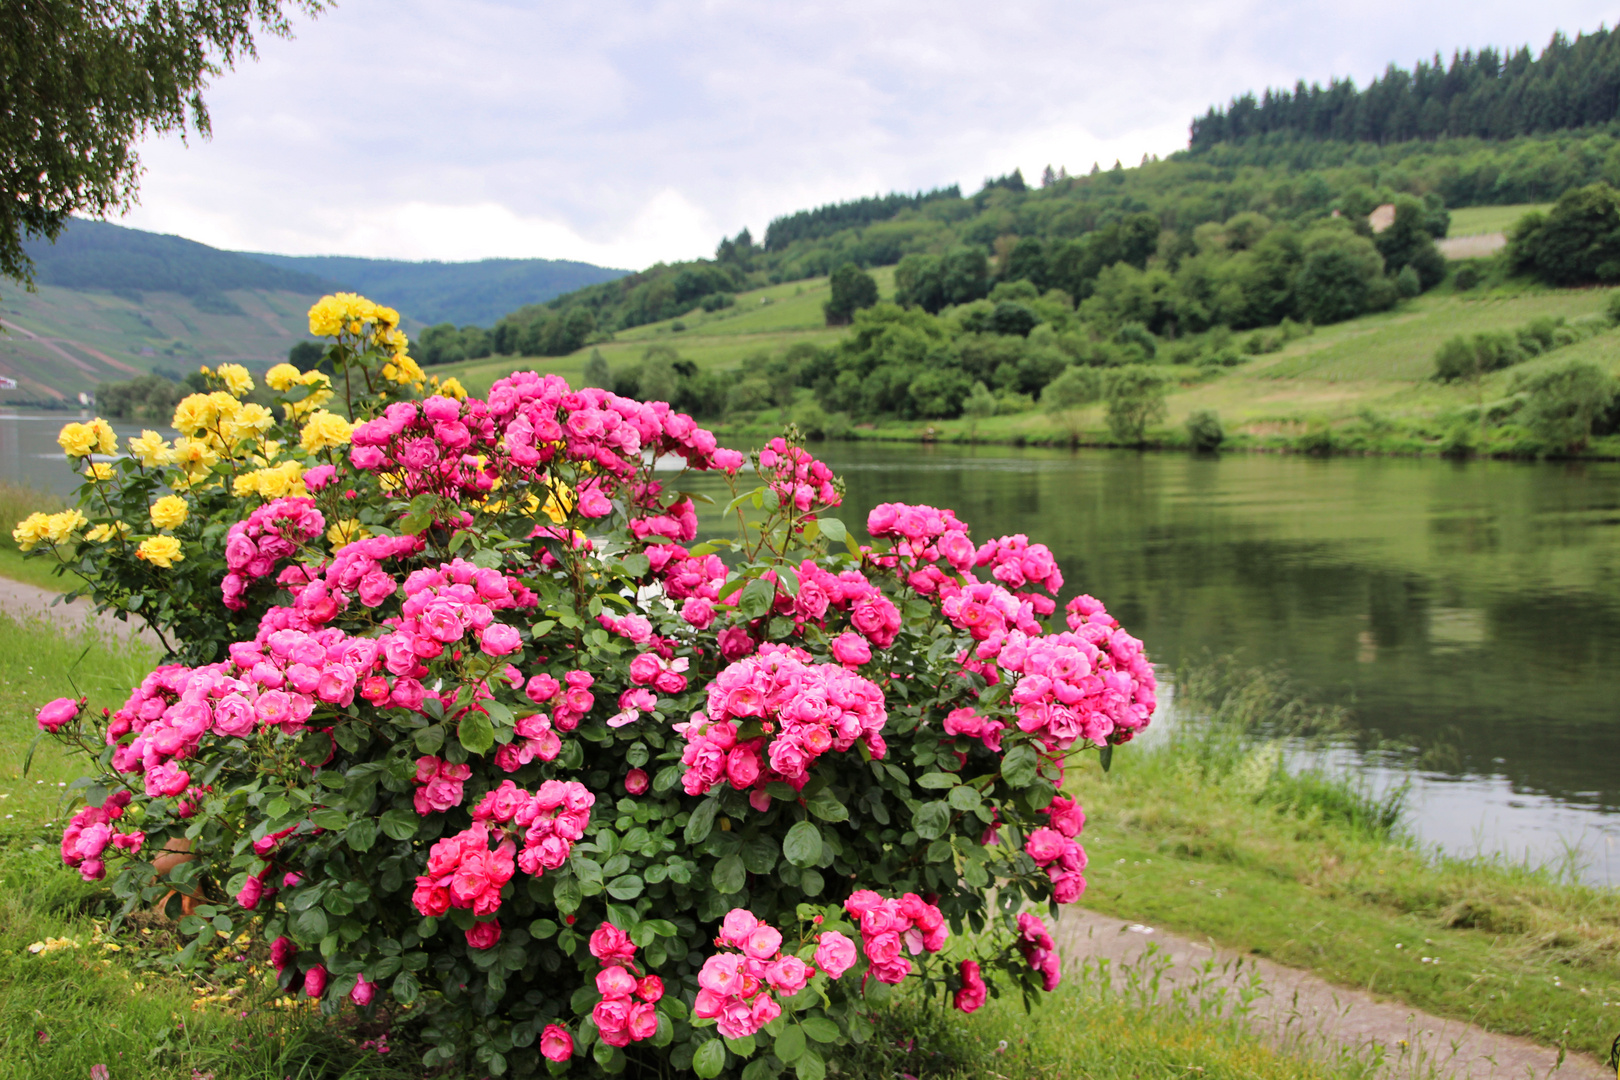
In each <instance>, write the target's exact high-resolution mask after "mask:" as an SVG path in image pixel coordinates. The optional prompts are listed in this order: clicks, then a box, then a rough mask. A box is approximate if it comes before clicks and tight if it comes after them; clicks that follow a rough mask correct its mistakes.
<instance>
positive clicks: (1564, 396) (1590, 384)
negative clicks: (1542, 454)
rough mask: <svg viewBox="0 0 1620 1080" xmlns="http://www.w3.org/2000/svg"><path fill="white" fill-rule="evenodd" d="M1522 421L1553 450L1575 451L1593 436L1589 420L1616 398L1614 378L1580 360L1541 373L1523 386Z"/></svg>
mask: <svg viewBox="0 0 1620 1080" xmlns="http://www.w3.org/2000/svg"><path fill="white" fill-rule="evenodd" d="M1525 389H1526V390H1527V391H1529V394H1528V397H1527V398H1526V400H1525V405H1524V411H1523V422H1524V425H1525V426H1526V427H1528V428H1529V429H1530V431H1531V433H1532V434H1534V435H1535V436H1536V438H1538V439H1540V440H1541V441H1542V442H1544V443H1546V444H1547V446H1548V447H1549V448H1551V449H1552V450H1554V451H1558V452H1562V451H1566V450H1577V449H1580V448H1581V447H1582V446H1585V445H1586V440H1587V439H1588V438H1590V437H1591V435H1592V421H1593V420H1594V419H1596V418H1597V417H1598V416H1600V415H1602V414H1603V413H1605V412H1606V411H1607V410H1608V408H1609V406H1610V404H1611V403H1612V402H1613V401H1614V397H1615V384H1614V379H1613V378H1612V377H1611V376H1610V375H1609V374H1608V373H1607V372H1605V371H1604V370H1602V369H1601V368H1599V367H1597V366H1596V365H1594V364H1588V363H1585V362H1583V361H1576V362H1574V363H1570V364H1565V365H1564V366H1563V367H1558V368H1554V369H1552V370H1551V371H1544V372H1541V373H1540V374H1538V375H1536V376H1534V377H1532V378H1531V379H1530V380H1528V381H1527V382H1526V383H1525Z"/></svg>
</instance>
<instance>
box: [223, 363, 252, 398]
mask: <svg viewBox="0 0 1620 1080" xmlns="http://www.w3.org/2000/svg"><path fill="white" fill-rule="evenodd" d="M214 374H215V375H216V376H218V377H219V379H220V381H221V382H223V383H224V384H225V389H227V390H229V391H230V392H231V393H232V394H234V395H236V396H237V397H241V396H242V395H243V394H248V393H252V391H253V376H251V375H249V374H248V369H247V368H245V367H243V366H242V365H241V364H221V365H219V370H218V371H216V372H214Z"/></svg>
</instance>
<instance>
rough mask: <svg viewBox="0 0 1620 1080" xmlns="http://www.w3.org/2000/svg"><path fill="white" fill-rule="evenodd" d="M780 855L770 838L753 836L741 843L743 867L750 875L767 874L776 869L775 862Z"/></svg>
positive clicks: (779, 850) (774, 841) (773, 839)
mask: <svg viewBox="0 0 1620 1080" xmlns="http://www.w3.org/2000/svg"><path fill="white" fill-rule="evenodd" d="M780 855H781V849H780V848H779V847H778V846H777V844H776V838H775V837H772V836H754V837H750V838H749V839H747V840H744V841H743V847H742V860H743V865H744V866H746V867H747V868H748V872H749V873H751V874H768V873H770V872H771V871H772V870H775V869H776V860H777V859H778V858H779V857H780Z"/></svg>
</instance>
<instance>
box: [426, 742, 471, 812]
mask: <svg viewBox="0 0 1620 1080" xmlns="http://www.w3.org/2000/svg"><path fill="white" fill-rule="evenodd" d="M471 776H472V766H471V765H466V764H462V765H452V764H450V763H449V762H448V761H444V760H442V759H440V758H436V757H431V756H430V757H419V758H417V759H416V774H415V775H414V776H412V777H411V780H412V781H413V782H414V783H415V784H416V812H417V813H418V814H421V815H422V816H423V817H427V815H429V814H442V813H444V812H445V811H446V810H449V809H450V808H451V807H454V806H460V805H461V788H462V785H463V784H465V783H466V782H467V780H468V778H469V777H471Z"/></svg>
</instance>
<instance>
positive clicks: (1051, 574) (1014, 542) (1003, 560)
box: [973, 533, 1063, 617]
mask: <svg viewBox="0 0 1620 1080" xmlns="http://www.w3.org/2000/svg"><path fill="white" fill-rule="evenodd" d="M973 565H975V566H988V567H990V576H991V577H993V578H995V579H996V580H997V581H999V582H1001V583H1002V584H1004V585H1006V586H1007V587H1008V588H1011V589H1022V588H1023V587H1024V586H1025V585H1039V586H1040V587H1041V588H1043V589H1045V590H1046V591H1047V592H1049V593H1051V594H1052V595H1053V596H1056V595H1057V594H1058V593H1059V592H1060V591H1062V589H1063V571H1061V570H1059V569H1058V565H1057V560H1056V559H1054V558H1053V557H1052V552H1051V549H1050V548H1048V547H1047V546H1046V545H1045V544H1031V543H1030V542H1029V537H1027V536H1025V535H1024V534H1023V533H1016V534H1014V535H1012V536H1003V537H1000V538H998V539H995V540H991V541H990V542H989V543H987V544H985V545H983V546H982V547H980V548H979V550H978V553H977V554H976V555H975V556H974V560H973ZM1018 596H1019V598H1020V599H1025V600H1028V601H1029V602H1030V604H1031V605H1032V606H1033V607H1034V609H1035V613H1036V614H1038V615H1040V616H1042V617H1045V616H1047V615H1050V614H1052V612H1053V611H1055V610H1056V609H1057V605H1056V604H1055V603H1054V602H1053V601H1052V597H1051V596H1042V595H1041V594H1039V593H1019V594H1018Z"/></svg>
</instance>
